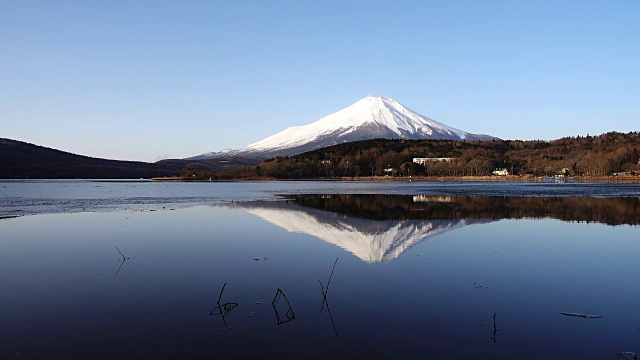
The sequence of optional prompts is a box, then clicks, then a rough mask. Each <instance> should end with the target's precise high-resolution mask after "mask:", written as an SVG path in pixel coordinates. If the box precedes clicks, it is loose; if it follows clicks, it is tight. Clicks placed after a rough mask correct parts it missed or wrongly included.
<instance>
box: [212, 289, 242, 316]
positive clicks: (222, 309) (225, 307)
mask: <svg viewBox="0 0 640 360" xmlns="http://www.w3.org/2000/svg"><path fill="white" fill-rule="evenodd" d="M225 287H227V283H224V285H222V290H220V295H218V301H217V302H216V304H218V306H216V307H215V308H214V309H213V310H211V312H210V313H209V315H214V316H219V315H221V316H222V322H223V323H224V325H225V326H227V320H226V319H225V318H224V316H225V315H226V313H228V312H230V311H231V310H233V309H234V308H235V307H236V306H238V303H234V302H230V303H224V304H220V300H222V293H223V292H224V288H225ZM216 310H217V312H216Z"/></svg>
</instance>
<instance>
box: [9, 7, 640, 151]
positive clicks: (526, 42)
mask: <svg viewBox="0 0 640 360" xmlns="http://www.w3.org/2000/svg"><path fill="white" fill-rule="evenodd" d="M0 34H1V35H2V36H0V137H7V138H12V139H17V140H22V141H26V142H31V143H35V144H38V145H43V146H48V147H52V148H56V149H61V150H65V151H70V152H74V153H79V154H83V155H89V156H95V157H104V158H113V159H125V160H142V161H154V160H157V159H160V158H166V157H172V158H176V157H187V156H192V155H197V154H200V153H203V152H207V151H217V150H222V149H225V148H240V147H243V146H245V145H248V144H249V143H252V142H255V141H258V140H261V139H263V138H265V137H267V136H270V135H273V134H275V133H277V132H279V131H281V130H284V129H285V128H287V127H289V126H298V125H305V124H308V123H310V122H313V121H316V120H318V119H319V118H321V117H323V116H325V115H328V114H330V113H333V112H335V111H338V110H340V109H342V108H344V107H346V106H349V105H351V104H352V103H354V102H356V101H357V100H359V99H361V98H363V97H365V96H368V95H374V96H388V97H391V98H393V99H395V100H397V101H398V102H400V103H402V104H403V105H405V106H407V107H408V108H410V109H412V110H414V111H416V112H418V113H420V114H422V115H425V116H427V117H430V118H432V119H434V120H436V121H439V122H442V123H445V124H447V125H449V126H453V127H455V128H458V129H461V130H464V131H468V132H473V133H485V134H490V135H494V136H498V137H501V138H504V139H547V140H551V139H556V138H560V137H563V136H575V135H586V134H592V135H593V134H600V133H604V132H608V131H622V132H628V131H638V130H640V126H639V124H640V38H639V34H640V1H635V0H634V1H623V0H619V1H589V0H581V1H516V0H511V1H424V0H423V1H398V2H389V1H344V0H343V1H332V0H324V1H315V2H311V1H286V0H280V1H267V0H263V1H240V0H233V1H128V0H127V1H124V0H122V1H98V0H96V1H62V0H61V1H30V0H21V1H9V0H6V1H0Z"/></svg>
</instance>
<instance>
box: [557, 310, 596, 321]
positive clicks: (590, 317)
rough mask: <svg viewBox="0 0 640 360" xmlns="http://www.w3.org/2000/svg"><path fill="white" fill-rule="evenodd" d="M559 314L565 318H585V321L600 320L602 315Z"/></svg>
mask: <svg viewBox="0 0 640 360" xmlns="http://www.w3.org/2000/svg"><path fill="white" fill-rule="evenodd" d="M560 314H562V315H566V316H575V317H581V318H585V319H601V318H602V315H587V314H579V313H574V312H564V311H563V312H561V313H560Z"/></svg>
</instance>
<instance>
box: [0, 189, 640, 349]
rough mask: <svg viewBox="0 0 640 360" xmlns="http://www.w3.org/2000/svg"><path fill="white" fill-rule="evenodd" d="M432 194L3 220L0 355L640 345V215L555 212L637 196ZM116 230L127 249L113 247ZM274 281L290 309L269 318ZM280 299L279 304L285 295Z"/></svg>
mask: <svg viewBox="0 0 640 360" xmlns="http://www.w3.org/2000/svg"><path fill="white" fill-rule="evenodd" d="M367 199H369V200H367ZM451 199H454V198H449V200H451ZM498 199H499V198H498ZM431 200H433V201H431ZM444 200H445V199H443V198H439V199H438V198H422V199H414V198H413V196H408V197H355V198H354V197H352V196H350V197H344V196H343V197H335V196H333V197H326V196H324V197H312V196H310V197H304V198H303V197H298V198H296V197H290V199H289V201H288V202H285V201H282V202H273V201H270V202H248V203H239V204H235V203H234V204H228V205H223V206H197V207H191V208H181V209H177V210H174V211H170V210H168V209H165V210H159V211H154V212H149V211H145V212H140V211H136V212H132V211H119V212H98V213H73V214H69V213H63V214H48V215H47V214H45V215H38V216H27V217H20V218H14V219H5V220H1V221H0V233H1V234H2V239H1V242H0V250H1V251H0V278H1V279H0V280H1V281H0V284H1V285H0V286H1V289H2V294H6V295H5V296H3V297H1V298H0V309H2V311H0V330H1V332H2V334H3V336H2V337H0V357H2V358H12V357H16V353H20V355H19V356H20V357H21V358H38V357H42V356H51V357H64V358H87V357H92V358H114V357H116V358H117V357H132V358H133V357H160V358H162V357H164V358H166V357H214V356H225V357H230V358H240V357H243V356H246V357H252V358H282V357H283V356H284V357H288V358H327V357H332V358H397V357H403V356H404V357H422V358H486V359H512V358H560V357H565V358H581V359H602V358H615V357H616V356H615V353H616V352H617V351H635V352H639V351H640V349H639V348H638V345H637V344H640V333H639V332H638V328H637V327H639V326H640V315H638V313H637V311H636V302H637V301H636V300H637V299H638V298H639V296H640V285H639V284H638V282H637V279H638V277H639V275H640V267H638V266H637V258H638V254H640V244H639V243H638V240H637V239H638V228H637V227H636V226H631V225H622V224H616V226H611V225H607V224H606V223H607V221H608V220H606V219H607V217H604V218H601V219H600V220H597V219H593V218H591V220H587V219H584V218H579V217H580V216H590V215H589V214H588V211H586V210H585V211H584V212H576V218H574V219H573V220H572V219H567V218H563V216H565V215H566V214H567V213H570V212H567V211H563V210H562V209H563V207H565V206H567V204H568V206H569V208H572V209H578V208H581V205H580V204H581V203H582V204H585V205H584V209H589V208H591V209H598V212H603V211H606V212H607V213H609V214H615V216H613V218H614V220H615V219H626V220H624V222H626V223H633V224H636V222H634V216H636V217H637V216H638V215H637V212H635V211H634V210H633V209H635V208H634V201H635V204H637V199H635V200H633V199H627V200H625V199H597V201H595V202H593V201H591V202H589V203H585V201H587V202H588V201H590V200H588V199H586V200H580V199H578V200H568V203H562V204H561V203H558V202H557V201H555V200H554V201H549V200H548V199H547V200H544V199H540V200H530V199H527V198H520V199H504V200H503V201H499V200H496V199H495V198H491V199H487V198H484V199H483V198H480V197H472V198H467V197H465V198H464V199H462V200H461V201H458V203H455V202H452V201H449V200H447V201H444ZM460 202H462V203H463V204H462V205H460V204H459V203H460ZM518 203H520V204H526V206H518ZM534 204H538V205H536V206H533V205H534ZM430 206H431V208H430ZM358 207H359V208H360V210H361V211H360V213H359V215H358V213H357V212H355V210H354V209H355V208H358ZM496 207H497V209H499V210H500V211H495V210H496ZM416 208H418V209H421V210H415V209H416ZM505 208H508V211H507V210H505ZM327 209H329V210H331V211H328V210H327ZM490 209H494V210H492V211H493V214H494V215H487V214H490V212H489V210H490ZM545 209H546V210H545ZM625 209H626V210H625ZM527 211H533V212H534V213H535V214H536V215H535V216H529V214H528V213H526V212H527ZM461 212H462V213H464V218H463V219H460V218H458V217H456V216H457V215H456V214H458V213H461ZM380 213H385V214H391V215H388V216H387V217H386V218H385V219H380V218H375V217H376V216H378V215H377V214H380ZM505 214H507V215H505ZM625 214H626V215H625ZM372 217H373V218H372ZM429 217H432V218H435V220H434V219H429ZM557 218H563V220H569V221H572V222H567V221H562V220H558V219H557ZM636 220H637V219H636ZM586 221H589V222H588V223H587V222H586ZM615 221H618V222H619V220H615ZM350 241H351V242H356V246H354V245H353V243H349V242H350ZM115 246H118V248H119V249H120V250H121V251H122V253H123V254H124V255H125V256H126V257H129V258H130V259H129V260H126V262H125V263H124V264H123V263H122V257H121V256H120V254H119V253H118V252H117V250H116V249H115ZM336 258H339V260H338V262H337V264H336V267H335V272H334V274H333V277H332V280H331V283H330V289H329V291H328V293H327V300H328V304H329V305H330V309H331V318H332V319H333V324H332V321H331V320H332V319H331V318H330V317H329V314H328V313H327V312H326V309H325V311H323V312H321V313H320V310H321V308H322V305H323V303H322V301H323V293H322V287H321V285H320V283H319V281H321V282H322V284H324V285H326V284H327V280H328V278H329V274H330V272H331V269H332V266H333V264H334V262H335V259H336ZM118 269H120V270H119V272H118ZM116 273H117V276H116ZM225 283H227V286H226V287H225V290H224V293H223V294H222V297H221V299H222V301H221V302H222V303H226V302H234V303H237V304H238V306H237V307H235V308H233V309H231V310H230V311H229V312H226V313H225V317H224V319H222V317H221V316H215V315H210V313H211V312H212V311H213V310H214V309H215V307H216V302H217V301H218V298H219V296H220V291H221V289H222V287H223V286H224V284H225ZM277 289H281V290H282V292H283V293H284V294H285V295H286V298H287V300H288V301H289V303H290V305H291V308H292V310H293V312H294V313H295V319H293V320H291V321H288V322H286V323H284V324H281V325H278V321H277V315H276V313H275V312H274V307H273V306H272V301H273V300H274V297H275V296H276V291H277ZM278 305H282V303H280V304H278ZM278 310H279V313H280V315H281V318H284V316H283V315H282V312H286V310H287V309H286V307H285V309H284V311H283V310H282V309H281V308H280V307H278ZM562 311H570V312H579V313H585V314H598V315H603V316H604V317H603V318H602V319H582V318H572V317H567V316H563V315H561V314H560V312H562ZM494 313H495V314H496V323H497V327H499V328H500V330H498V331H497V332H496V334H495V342H494V338H493V337H494V332H493V318H492V315H493V314H494ZM225 323H226V324H225ZM334 326H335V329H334ZM336 334H338V336H336Z"/></svg>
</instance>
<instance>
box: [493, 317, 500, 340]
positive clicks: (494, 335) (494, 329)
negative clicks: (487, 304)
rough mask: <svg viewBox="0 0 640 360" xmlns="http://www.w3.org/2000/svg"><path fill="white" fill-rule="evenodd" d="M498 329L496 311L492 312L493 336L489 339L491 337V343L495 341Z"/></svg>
mask: <svg viewBox="0 0 640 360" xmlns="http://www.w3.org/2000/svg"><path fill="white" fill-rule="evenodd" d="M498 330H500V329H499V328H498V327H496V313H493V336H492V337H491V339H493V343H494V344H495V343H497V341H496V334H497V333H498Z"/></svg>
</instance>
